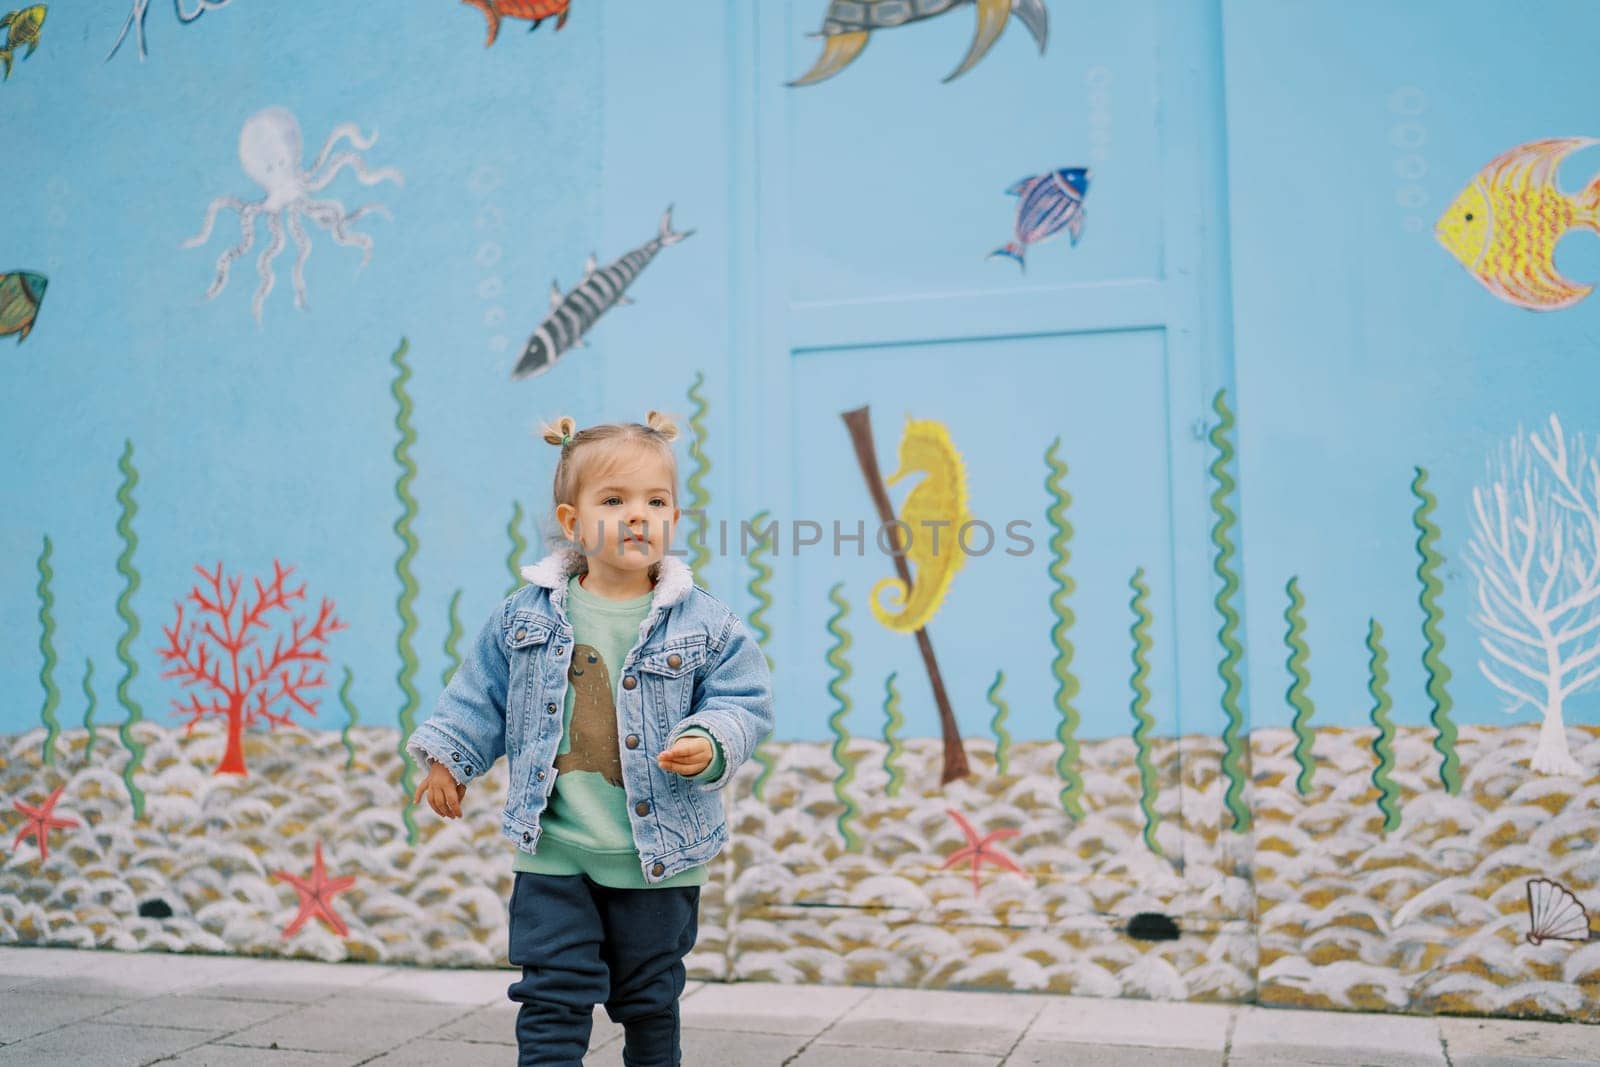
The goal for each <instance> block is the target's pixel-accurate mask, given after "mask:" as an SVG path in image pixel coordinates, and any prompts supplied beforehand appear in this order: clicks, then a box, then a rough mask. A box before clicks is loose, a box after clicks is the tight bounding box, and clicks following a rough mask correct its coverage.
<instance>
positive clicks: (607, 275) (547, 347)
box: [511, 206, 694, 379]
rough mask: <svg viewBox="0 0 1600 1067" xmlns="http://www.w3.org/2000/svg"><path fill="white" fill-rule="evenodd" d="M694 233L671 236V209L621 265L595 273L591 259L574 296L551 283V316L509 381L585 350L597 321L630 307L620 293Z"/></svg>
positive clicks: (614, 265) (551, 365)
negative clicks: (615, 309)
mask: <svg viewBox="0 0 1600 1067" xmlns="http://www.w3.org/2000/svg"><path fill="white" fill-rule="evenodd" d="M693 233H694V231H693V230H685V231H684V232H682V233H674V232H673V231H672V208H671V207H670V206H669V207H668V208H667V211H666V214H664V215H662V216H661V230H660V232H659V233H657V234H656V235H655V236H654V237H652V238H651V239H650V240H648V241H646V242H645V243H644V244H642V245H640V246H639V247H638V248H635V249H634V250H633V251H632V252H629V253H628V254H627V255H625V256H623V257H622V258H621V259H618V260H616V261H615V262H613V263H610V264H607V265H606V266H605V267H598V266H596V264H595V258H594V256H590V257H589V262H588V264H587V265H585V267H584V271H583V280H582V281H580V282H578V284H577V285H576V286H574V287H573V290H572V292H570V293H567V294H566V295H565V296H563V295H562V293H561V283H560V282H551V283H550V314H549V315H547V316H546V317H545V320H544V321H543V322H541V323H540V324H539V328H538V329H537V330H535V331H534V332H533V336H532V337H530V338H528V346H527V347H526V348H524V349H523V350H522V358H521V359H519V360H517V365H516V367H515V368H514V369H513V370H512V371H511V377H512V378H513V379H517V378H531V377H533V376H534V375H536V374H543V373H544V372H545V371H547V370H549V369H550V368H551V367H553V366H554V365H555V362H556V360H558V359H560V358H561V355H562V353H564V352H565V351H566V350H567V349H569V348H582V347H584V344H583V335H584V334H586V333H588V332H589V328H590V327H591V326H593V325H594V324H595V323H596V322H598V321H599V320H600V316H601V315H604V314H605V313H606V312H607V311H610V310H611V308H612V306H613V305H615V304H631V303H633V301H632V300H629V299H628V298H627V296H625V295H624V292H625V291H626V290H627V288H628V286H630V285H632V284H633V280H634V279H635V278H637V277H638V276H639V273H640V272H641V271H643V270H644V269H645V267H647V266H649V265H650V261H651V260H652V259H654V258H655V257H656V253H657V252H659V251H661V250H662V249H663V248H665V247H666V246H668V245H675V244H677V243H678V242H679V241H681V240H683V239H684V238H685V237H688V236H690V235H691V234H693Z"/></svg>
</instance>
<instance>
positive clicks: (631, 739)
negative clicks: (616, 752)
mask: <svg viewBox="0 0 1600 1067" xmlns="http://www.w3.org/2000/svg"><path fill="white" fill-rule="evenodd" d="M623 744H625V745H627V746H628V747H629V748H638V747H639V735H638V734H629V735H628V737H627V740H625V741H623Z"/></svg>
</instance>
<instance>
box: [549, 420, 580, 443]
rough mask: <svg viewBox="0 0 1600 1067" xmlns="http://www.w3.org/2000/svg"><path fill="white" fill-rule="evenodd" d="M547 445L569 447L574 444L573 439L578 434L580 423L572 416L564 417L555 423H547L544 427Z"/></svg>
mask: <svg viewBox="0 0 1600 1067" xmlns="http://www.w3.org/2000/svg"><path fill="white" fill-rule="evenodd" d="M542 429H543V430H544V440H545V443H546V444H551V445H567V444H571V443H572V437H573V435H574V434H576V433H577V432H578V421H577V420H576V419H574V418H573V417H572V416H571V415H563V416H561V417H560V418H559V419H557V420H556V421H555V422H547V423H545V424H544V426H543V427H542Z"/></svg>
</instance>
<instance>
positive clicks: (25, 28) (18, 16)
mask: <svg viewBox="0 0 1600 1067" xmlns="http://www.w3.org/2000/svg"><path fill="white" fill-rule="evenodd" d="M49 13H50V9H49V8H48V7H47V6H46V5H44V4H34V5H33V6H32V7H25V8H22V9H21V10H19V11H7V12H6V13H5V14H4V15H0V30H4V31H5V45H4V47H0V66H3V67H4V68H5V73H4V75H0V80H3V81H10V80H11V68H12V67H13V66H14V65H15V64H16V61H17V60H18V59H27V58H28V57H29V56H31V55H33V53H34V52H36V51H38V50H39V34H40V31H41V30H43V29H44V19H45V16H46V15H48V14H49ZM23 47H26V48H27V49H28V50H27V51H26V52H23V53H22V55H20V56H18V55H17V53H18V52H19V51H21V50H22V48H23Z"/></svg>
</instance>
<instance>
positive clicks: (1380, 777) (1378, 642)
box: [1367, 619, 1400, 834]
mask: <svg viewBox="0 0 1600 1067" xmlns="http://www.w3.org/2000/svg"><path fill="white" fill-rule="evenodd" d="M1367 651H1369V652H1371V653H1372V658H1371V659H1370V660H1369V661H1368V663H1367V692H1369V693H1371V694H1372V725H1374V726H1376V727H1377V728H1378V736H1377V737H1375V738H1373V739H1372V753H1373V755H1375V756H1377V757H1378V766H1377V767H1376V768H1374V769H1373V772H1372V784H1373V785H1374V786H1376V787H1377V790H1378V810H1379V811H1381V812H1383V832H1384V833H1386V834H1387V833H1389V832H1390V831H1392V830H1394V829H1396V828H1397V827H1398V826H1399V825H1400V787H1399V786H1397V785H1396V784H1395V781H1394V778H1393V777H1391V774H1390V772H1392V771H1393V770H1394V720H1392V719H1391V718H1389V712H1390V710H1392V709H1393V707H1394V704H1393V702H1392V701H1391V700H1390V699H1389V689H1388V686H1389V653H1388V652H1387V651H1385V650H1384V647H1383V627H1381V626H1379V625H1378V620H1376V619H1371V620H1369V621H1368V626H1367Z"/></svg>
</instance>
